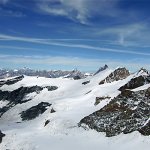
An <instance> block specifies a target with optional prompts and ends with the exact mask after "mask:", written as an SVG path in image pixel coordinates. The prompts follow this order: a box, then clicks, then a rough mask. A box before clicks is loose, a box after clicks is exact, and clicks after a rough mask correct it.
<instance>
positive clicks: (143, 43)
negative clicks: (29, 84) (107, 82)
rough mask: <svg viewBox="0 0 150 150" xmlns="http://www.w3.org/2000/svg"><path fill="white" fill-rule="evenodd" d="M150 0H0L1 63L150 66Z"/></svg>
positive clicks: (0, 65)
mask: <svg viewBox="0 0 150 150" xmlns="http://www.w3.org/2000/svg"><path fill="white" fill-rule="evenodd" d="M149 26H150V1H149V0H0V68H21V67H25V66H26V67H30V68H34V69H48V70H51V69H63V70H71V69H74V68H78V69H80V70H83V71H94V70H96V69H97V68H99V67H100V66H102V65H104V64H108V65H109V66H110V67H113V68H115V67H118V66H125V67H127V68H129V69H130V70H137V69H138V68H140V67H145V68H147V69H150V67H149V64H150V59H149V58H150V28H149Z"/></svg>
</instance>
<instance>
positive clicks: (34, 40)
mask: <svg viewBox="0 0 150 150" xmlns="http://www.w3.org/2000/svg"><path fill="white" fill-rule="evenodd" d="M0 39H3V40H4V39H6V40H12V41H18V42H29V43H35V44H43V45H51V46H60V47H70V48H81V49H85V50H86V49H89V50H96V51H103V52H114V53H124V54H134V55H142V56H150V53H146V52H138V51H131V50H130V51H129V50H122V49H112V48H102V47H95V46H91V45H85V44H70V43H61V42H57V41H56V42H55V41H52V40H49V41H48V40H47V39H38V38H29V37H16V36H10V35H4V34H0Z"/></svg>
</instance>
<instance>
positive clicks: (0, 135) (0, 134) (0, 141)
mask: <svg viewBox="0 0 150 150" xmlns="http://www.w3.org/2000/svg"><path fill="white" fill-rule="evenodd" d="M4 136H5V134H4V133H2V132H1V130H0V143H2V139H3V137H4Z"/></svg>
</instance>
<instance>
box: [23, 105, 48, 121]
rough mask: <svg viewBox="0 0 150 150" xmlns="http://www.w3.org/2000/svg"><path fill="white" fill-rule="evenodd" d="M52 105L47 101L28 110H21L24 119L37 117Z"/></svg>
mask: <svg viewBox="0 0 150 150" xmlns="http://www.w3.org/2000/svg"><path fill="white" fill-rule="evenodd" d="M50 106H51V104H49V103H47V102H41V103H39V104H38V105H36V106H33V107H31V108H29V109H27V110H26V111H22V112H21V118H22V121H24V120H32V119H35V118H36V117H38V116H39V115H40V114H43V113H44V112H45V111H46V110H47V107H50Z"/></svg>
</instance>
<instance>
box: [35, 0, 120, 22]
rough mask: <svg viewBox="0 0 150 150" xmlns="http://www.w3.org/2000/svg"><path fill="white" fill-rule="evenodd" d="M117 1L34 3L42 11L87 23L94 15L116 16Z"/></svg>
mask: <svg viewBox="0 0 150 150" xmlns="http://www.w3.org/2000/svg"><path fill="white" fill-rule="evenodd" d="M117 2H118V0H45V1H43V0H38V1H37V3H36V4H37V6H38V8H39V10H40V11H41V12H42V13H46V14H50V15H56V16H65V17H67V18H69V19H71V20H73V21H75V22H80V23H82V24H88V23H89V21H88V19H89V18H92V17H93V16H95V15H101V16H111V17H114V16H117V14H118V11H119V10H118V9H117V7H116V4H117ZM95 4H96V5H95Z"/></svg>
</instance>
